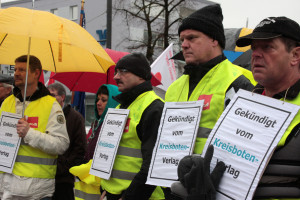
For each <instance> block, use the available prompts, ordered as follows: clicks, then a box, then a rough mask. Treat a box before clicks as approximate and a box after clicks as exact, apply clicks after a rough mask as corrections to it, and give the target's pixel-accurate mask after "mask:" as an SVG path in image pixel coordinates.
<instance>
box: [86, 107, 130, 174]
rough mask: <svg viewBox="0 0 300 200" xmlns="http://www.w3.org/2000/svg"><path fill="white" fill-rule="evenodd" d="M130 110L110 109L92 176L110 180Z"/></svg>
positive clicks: (99, 139)
mask: <svg viewBox="0 0 300 200" xmlns="http://www.w3.org/2000/svg"><path fill="white" fill-rule="evenodd" d="M128 114H129V110H127V109H112V108H109V109H108V111H107V114H106V116H105V118H104V121H103V124H102V127H101V130H100V133H99V138H98V141H97V144H96V148H95V153H94V157H93V162H92V166H91V170H90V174H93V175H95V176H98V177H100V178H104V179H109V178H110V175H111V172H112V168H113V165H114V161H115V157H116V154H117V151H118V147H119V144H120V140H121V138H122V134H123V130H124V128H125V125H126V121H127V117H128Z"/></svg>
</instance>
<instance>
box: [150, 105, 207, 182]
mask: <svg viewBox="0 0 300 200" xmlns="http://www.w3.org/2000/svg"><path fill="white" fill-rule="evenodd" d="M203 103H204V100H200V101H190V102H166V103H165V106H164V109H163V113H162V117H161V121H160V126H159V129H158V135H157V140H156V144H155V147H154V149H153V154H152V160H151V164H150V168H149V172H148V177H147V182H146V184H149V185H159V186H165V187H170V186H171V184H172V183H173V182H174V181H177V180H178V176H177V167H178V163H179V161H180V160H181V158H183V157H184V156H187V155H191V154H192V153H193V149H194V144H195V140H196V137H197V132H198V128H199V123H200V117H201V112H202V108H203Z"/></svg>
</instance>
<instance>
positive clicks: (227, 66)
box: [165, 4, 255, 196]
mask: <svg viewBox="0 0 300 200" xmlns="http://www.w3.org/2000/svg"><path fill="white" fill-rule="evenodd" d="M222 21H223V14H222V10H221V7H220V5H219V4H213V5H209V6H206V7H204V8H201V9H199V10H197V11H195V12H194V13H192V14H191V15H189V16H188V17H187V18H185V19H183V21H182V23H181V25H180V26H179V29H178V34H179V36H180V41H181V48H182V54H183V57H184V60H185V62H186V66H185V67H184V73H183V75H182V76H181V77H180V78H178V79H177V80H176V81H175V82H173V83H172V84H171V85H170V87H169V88H168V90H167V92H166V95H165V101H166V102H185V101H197V100H204V106H203V110H202V115H201V120H200V125H199V129H198V134H197V138H196V144H195V149H194V153H197V154H201V153H202V150H203V148H204V145H205V143H206V140H207V138H208V136H209V134H210V132H211V130H212V128H213V127H214V125H215V123H216V122H217V120H218V118H219V117H220V116H221V114H222V112H223V110H224V108H225V106H226V105H228V103H229V101H230V99H231V98H232V97H233V95H234V94H235V93H236V92H237V91H238V90H239V89H240V88H242V89H245V90H251V89H252V88H253V85H252V83H251V82H255V81H254V80H253V76H252V74H251V72H250V71H249V70H246V69H244V68H242V67H239V66H237V65H234V64H232V63H231V62H230V61H228V59H227V58H226V57H225V55H224V54H223V49H224V48H225V35H224V28H223V24H222ZM168 193H170V190H168V189H167V191H166V196H168Z"/></svg>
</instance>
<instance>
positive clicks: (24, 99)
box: [22, 37, 31, 118]
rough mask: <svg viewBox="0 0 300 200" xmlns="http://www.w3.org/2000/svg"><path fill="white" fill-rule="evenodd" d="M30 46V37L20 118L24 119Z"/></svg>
mask: <svg viewBox="0 0 300 200" xmlns="http://www.w3.org/2000/svg"><path fill="white" fill-rule="evenodd" d="M30 46H31V37H29V40H28V51H27V52H28V53H27V64H26V78H25V88H24V94H23V109H22V118H24V112H25V102H26V93H27V79H28V68H29V59H30Z"/></svg>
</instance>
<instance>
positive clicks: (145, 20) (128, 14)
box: [114, 0, 185, 62]
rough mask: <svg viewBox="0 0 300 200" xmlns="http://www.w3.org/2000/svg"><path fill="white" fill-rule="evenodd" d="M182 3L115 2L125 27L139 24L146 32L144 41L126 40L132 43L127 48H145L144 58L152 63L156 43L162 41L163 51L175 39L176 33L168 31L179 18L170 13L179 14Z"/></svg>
mask: <svg viewBox="0 0 300 200" xmlns="http://www.w3.org/2000/svg"><path fill="white" fill-rule="evenodd" d="M125 2H126V3H125ZM128 2H131V3H128ZM184 3H185V0H132V1H124V0H116V1H115V5H114V8H115V10H116V13H121V14H123V15H124V16H125V20H126V22H127V25H128V26H129V24H133V23H134V24H140V25H141V26H143V27H144V28H145V30H146V31H147V32H146V34H147V36H148V37H146V40H132V39H130V38H128V39H129V40H130V41H131V42H132V43H131V44H132V45H131V46H129V47H128V48H129V49H139V48H146V57H147V58H148V60H149V61H150V62H153V55H154V50H155V47H157V44H158V42H162V41H163V49H165V48H167V47H168V46H169V42H170V40H172V39H174V38H175V37H177V31H174V30H175V29H174V30H173V31H170V30H172V27H173V26H174V25H175V24H177V22H178V21H179V20H180V19H181V17H180V15H178V14H177V16H176V17H174V15H172V13H180V10H179V9H180V6H181V5H183V4H184ZM175 28H176V27H175Z"/></svg>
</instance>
